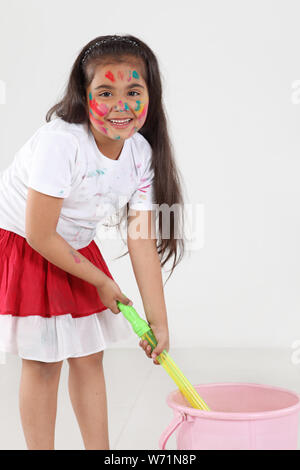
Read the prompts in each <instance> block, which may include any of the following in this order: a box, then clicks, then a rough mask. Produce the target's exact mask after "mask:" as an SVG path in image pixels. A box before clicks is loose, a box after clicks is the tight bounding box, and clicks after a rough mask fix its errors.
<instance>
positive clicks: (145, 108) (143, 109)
mask: <svg viewBox="0 0 300 470" xmlns="http://www.w3.org/2000/svg"><path fill="white" fill-rule="evenodd" d="M147 109H148V105H142V109H141V110H140V115H139V117H138V119H142V118H143V117H144V116H145V115H146V113H147Z"/></svg>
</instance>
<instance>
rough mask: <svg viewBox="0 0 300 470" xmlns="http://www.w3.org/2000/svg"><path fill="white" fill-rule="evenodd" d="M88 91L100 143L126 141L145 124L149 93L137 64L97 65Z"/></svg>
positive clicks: (93, 126)
mask: <svg viewBox="0 0 300 470" xmlns="http://www.w3.org/2000/svg"><path fill="white" fill-rule="evenodd" d="M86 93H87V95H86V98H87V104H88V113H89V121H90V125H91V128H92V132H93V134H94V135H95V136H96V138H97V140H98V141H99V142H102V143H103V144H108V143H109V142H112V141H119V142H120V141H124V140H125V139H128V138H129V137H131V136H132V135H133V134H134V133H135V132H137V131H138V130H139V129H140V128H141V127H142V126H143V125H144V123H145V121H146V117H147V111H148V105H149V95H148V89H147V85H146V82H145V80H144V79H143V77H142V68H141V66H140V65H139V64H138V63H135V62H123V63H118V64H107V65H98V66H97V67H96V69H95V73H94V77H93V80H92V82H91V83H90V85H89V87H88V88H87V91H86ZM118 120H119V121H121V122H119V123H118V122H117V121H118Z"/></svg>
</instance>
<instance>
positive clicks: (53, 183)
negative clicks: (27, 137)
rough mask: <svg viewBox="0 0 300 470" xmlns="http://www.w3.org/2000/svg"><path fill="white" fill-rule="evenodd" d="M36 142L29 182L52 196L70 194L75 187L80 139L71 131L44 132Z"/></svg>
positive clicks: (32, 186)
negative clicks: (74, 180) (74, 177)
mask: <svg viewBox="0 0 300 470" xmlns="http://www.w3.org/2000/svg"><path fill="white" fill-rule="evenodd" d="M37 139H38V140H37V142H35V145H34V149H33V155H32V160H31V168H30V170H29V180H28V186H29V187H31V188H33V189H35V190H36V191H39V192H41V193H44V194H49V195H50V196H55V197H61V198H66V197H68V196H69V194H70V192H71V187H72V174H73V172H74V167H75V164H76V153H77V143H76V139H75V138H74V136H72V135H69V134H68V133H67V132H66V133H63V132H55V131H48V132H41V133H40V135H39V136H38V138H37Z"/></svg>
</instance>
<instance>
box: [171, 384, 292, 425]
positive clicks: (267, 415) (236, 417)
mask: <svg viewBox="0 0 300 470" xmlns="http://www.w3.org/2000/svg"><path fill="white" fill-rule="evenodd" d="M233 385H235V386H248V387H249V386H250V387H260V388H264V389H269V390H276V391H279V392H285V393H288V394H289V395H291V396H292V397H293V398H296V399H297V400H298V402H297V403H296V404H295V405H291V406H288V407H285V408H280V409H278V410H269V411H253V412H252V411H247V412H245V411H243V412H239V411H234V412H233V411H230V412H226V411H213V410H211V411H206V410H199V409H197V408H192V407H188V406H184V405H179V404H178V403H176V402H175V401H174V396H175V395H178V393H180V390H179V389H178V388H177V389H176V390H173V391H172V392H170V393H169V394H168V396H167V399H166V402H167V404H168V406H169V407H170V408H172V409H173V410H174V411H176V412H181V413H182V414H186V415H190V416H195V417H198V418H203V419H215V420H216V419H219V420H226V421H242V420H244V421H250V420H258V419H272V418H279V417H281V416H286V415H289V414H294V413H296V412H297V411H298V412H299V411H300V395H299V394H297V393H296V392H293V391H291V390H288V389H286V388H283V387H277V386H273V385H265V384H260V383H254V382H215V383H201V384H197V385H193V387H194V388H196V389H197V387H201V386H204V387H220V386H233ZM207 405H208V406H209V403H207Z"/></svg>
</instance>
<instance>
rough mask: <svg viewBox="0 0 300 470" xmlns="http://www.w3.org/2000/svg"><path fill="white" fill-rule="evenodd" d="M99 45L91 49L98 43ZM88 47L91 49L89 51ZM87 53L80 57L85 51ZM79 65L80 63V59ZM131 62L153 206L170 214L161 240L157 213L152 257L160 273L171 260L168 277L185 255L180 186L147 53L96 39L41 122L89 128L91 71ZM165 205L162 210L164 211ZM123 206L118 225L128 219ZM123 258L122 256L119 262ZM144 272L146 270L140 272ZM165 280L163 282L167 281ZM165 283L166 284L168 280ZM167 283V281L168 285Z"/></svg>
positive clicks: (122, 43) (156, 70)
mask: <svg viewBox="0 0 300 470" xmlns="http://www.w3.org/2000/svg"><path fill="white" fill-rule="evenodd" d="M113 38H119V39H120V38H127V39H130V40H132V41H135V42H136V43H137V44H138V47H136V46H133V45H131V44H130V42H126V41H124V40H123V41H122V40H110V39H113ZM103 40H106V42H105V43H102V44H100V45H96V44H95V43H98V42H99V41H103ZM93 46H94V47H93ZM89 48H91V49H90V51H89V52H88V53H87V55H86V56H85V53H86V51H87V49H89ZM84 56H85V60H84V62H83V63H82V59H83V57H84ZM132 56H133V57H134V58H135V59H136V60H138V61H139V62H140V64H141V66H142V69H143V78H144V80H145V82H146V84H147V87H148V93H149V107H148V114H147V118H146V121H145V123H144V125H143V127H142V128H141V129H139V133H140V134H142V135H143V136H144V137H145V138H146V139H147V141H148V142H149V143H150V145H151V147H152V169H153V170H154V175H155V178H154V198H155V201H154V203H155V204H157V205H158V206H156V207H160V205H162V204H163V205H164V207H168V208H171V207H172V206H173V207H172V210H170V211H168V214H169V219H168V230H169V233H168V234H167V236H165V234H164V232H165V229H164V230H163V220H162V219H163V213H162V211H161V210H159V211H158V232H159V233H158V234H157V244H156V246H157V252H158V254H159V255H160V264H161V267H163V266H164V265H165V263H166V262H167V261H168V260H169V259H170V258H172V257H174V260H173V265H172V268H171V274H170V276H171V275H172V273H173V270H174V268H175V266H177V264H178V263H179V262H180V261H181V259H182V258H183V255H184V252H185V242H184V230H183V227H184V212H183V194H182V189H181V184H180V177H179V170H178V168H177V167H176V163H175V158H174V152H173V148H172V144H171V141H170V138H169V134H168V129H167V120H166V114H165V111H164V106H163V103H162V85H161V78H160V72H159V66H158V62H157V59H156V57H155V55H154V53H153V52H152V50H151V49H150V48H149V47H148V46H147V45H146V44H145V43H144V42H143V41H141V40H140V39H138V38H137V37H135V36H132V35H126V36H99V37H97V38H95V39H93V40H92V41H90V42H89V43H88V44H87V45H86V46H84V47H83V49H82V50H81V52H80V53H79V55H78V57H77V59H76V60H75V63H74V65H73V67H72V70H71V74H70V77H69V81H68V84H67V86H66V90H65V92H64V96H63V98H62V99H61V101H59V102H58V103H57V104H55V105H54V106H53V107H52V108H50V109H49V111H48V112H47V114H46V121H47V122H49V121H50V120H51V116H52V115H53V114H54V113H55V114H56V116H58V117H60V118H61V119H63V120H64V121H66V122H69V123H86V124H87V125H88V126H90V122H89V116H88V112H87V102H86V89H87V87H88V86H89V84H90V83H91V81H92V80H93V76H94V72H95V68H96V66H97V65H99V64H103V65H104V64H105V63H112V62H116V63H120V62H124V61H125V62H126V59H127V60H128V58H130V57H132ZM165 205H166V206H165ZM128 210H129V204H128V203H127V205H126V211H125V212H124V214H123V217H122V219H121V221H120V222H119V224H118V227H119V225H120V223H121V222H122V220H123V218H124V217H126V214H128ZM127 253H128V251H127V252H126V253H124V254H123V255H122V256H125V255H126V254H127ZM145 268H146V267H145ZM170 276H169V277H170ZM169 277H168V279H169ZM168 279H167V280H168Z"/></svg>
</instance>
